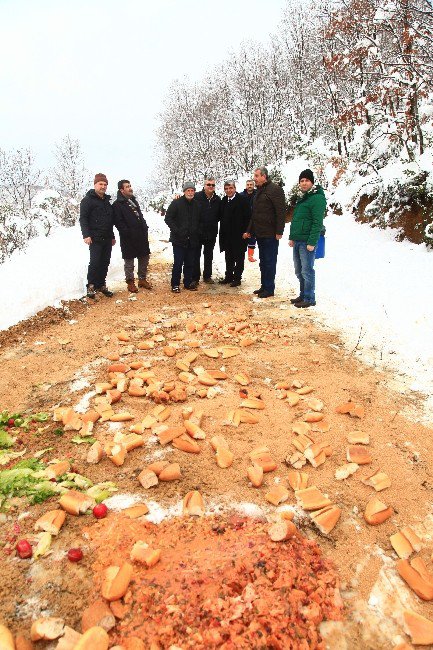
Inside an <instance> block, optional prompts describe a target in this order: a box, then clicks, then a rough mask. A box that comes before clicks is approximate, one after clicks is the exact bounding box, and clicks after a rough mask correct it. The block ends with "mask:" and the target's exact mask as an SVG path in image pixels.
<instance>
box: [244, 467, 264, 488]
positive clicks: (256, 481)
mask: <svg viewBox="0 0 433 650" xmlns="http://www.w3.org/2000/svg"><path fill="white" fill-rule="evenodd" d="M247 476H248V479H249V480H250V481H251V484H252V486H253V487H260V486H261V485H262V483H263V468H262V467H260V465H252V466H250V467H248V469H247Z"/></svg>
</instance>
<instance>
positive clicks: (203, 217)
mask: <svg viewBox="0 0 433 650" xmlns="http://www.w3.org/2000/svg"><path fill="white" fill-rule="evenodd" d="M194 198H195V200H196V201H197V202H198V203H199V204H200V208H201V213H200V248H199V249H198V251H197V258H196V260H195V264H194V273H193V278H194V282H197V284H198V283H199V281H200V276H201V270H200V258H201V254H202V251H203V282H206V284H213V283H214V281H213V280H212V261H213V251H214V248H215V242H216V238H217V235H218V222H219V220H220V208H221V199H220V197H219V196H218V195H217V194H215V179H214V178H206V179H205V181H204V187H203V189H202V191H201V192H197V193H196V195H195V197H194Z"/></svg>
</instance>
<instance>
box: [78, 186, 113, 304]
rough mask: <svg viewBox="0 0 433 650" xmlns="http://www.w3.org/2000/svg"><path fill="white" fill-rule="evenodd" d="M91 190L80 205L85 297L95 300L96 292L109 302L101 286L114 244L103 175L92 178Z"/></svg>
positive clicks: (109, 292)
mask: <svg viewBox="0 0 433 650" xmlns="http://www.w3.org/2000/svg"><path fill="white" fill-rule="evenodd" d="M93 184H94V189H93V190H89V191H88V192H87V194H86V196H85V197H84V199H83V200H82V201H81V203H80V226H81V233H82V235H83V241H84V243H85V244H87V245H88V247H89V250H90V262H89V268H88V271H87V297H88V298H95V297H96V292H97V291H100V292H101V293H103V294H104V296H107V297H108V298H111V296H112V295H113V292H112V291H110V290H109V289H107V285H106V284H105V282H106V279H107V273H108V267H109V265H110V259H111V249H112V247H113V246H114V244H115V243H116V240H115V238H114V232H113V208H112V205H111V203H110V197H109V196H108V194H106V192H107V186H108V180H107V177H106V175H105V174H96V176H95V179H94V181H93Z"/></svg>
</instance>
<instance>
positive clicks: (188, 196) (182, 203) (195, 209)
mask: <svg viewBox="0 0 433 650" xmlns="http://www.w3.org/2000/svg"><path fill="white" fill-rule="evenodd" d="M182 189H183V196H181V197H180V198H178V199H174V201H172V202H171V203H170V205H169V206H168V209H167V213H166V215H165V219H164V221H165V223H166V224H167V226H168V227H169V228H170V241H171V243H172V245H173V270H172V273H171V290H172V291H173V292H174V293H180V278H181V275H182V268H183V284H184V287H185V289H189V290H190V291H197V282H195V281H194V280H193V271H194V264H195V261H196V259H197V254H198V253H197V251H198V250H199V247H200V233H199V229H200V205H199V204H198V202H197V201H196V200H195V199H194V195H195V185H194V183H190V182H187V183H185V184H184V186H183V188H182Z"/></svg>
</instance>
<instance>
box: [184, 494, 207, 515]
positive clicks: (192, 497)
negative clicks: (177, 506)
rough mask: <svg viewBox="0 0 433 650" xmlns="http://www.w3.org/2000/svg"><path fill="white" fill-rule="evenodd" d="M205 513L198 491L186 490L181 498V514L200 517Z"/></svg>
mask: <svg viewBox="0 0 433 650" xmlns="http://www.w3.org/2000/svg"><path fill="white" fill-rule="evenodd" d="M204 513H205V508H204V501H203V497H202V496H201V494H200V492H198V491H197V490H194V491H193V492H188V494H186V495H185V497H184V499H183V514H184V515H194V516H196V517H202V516H203V515H204Z"/></svg>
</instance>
